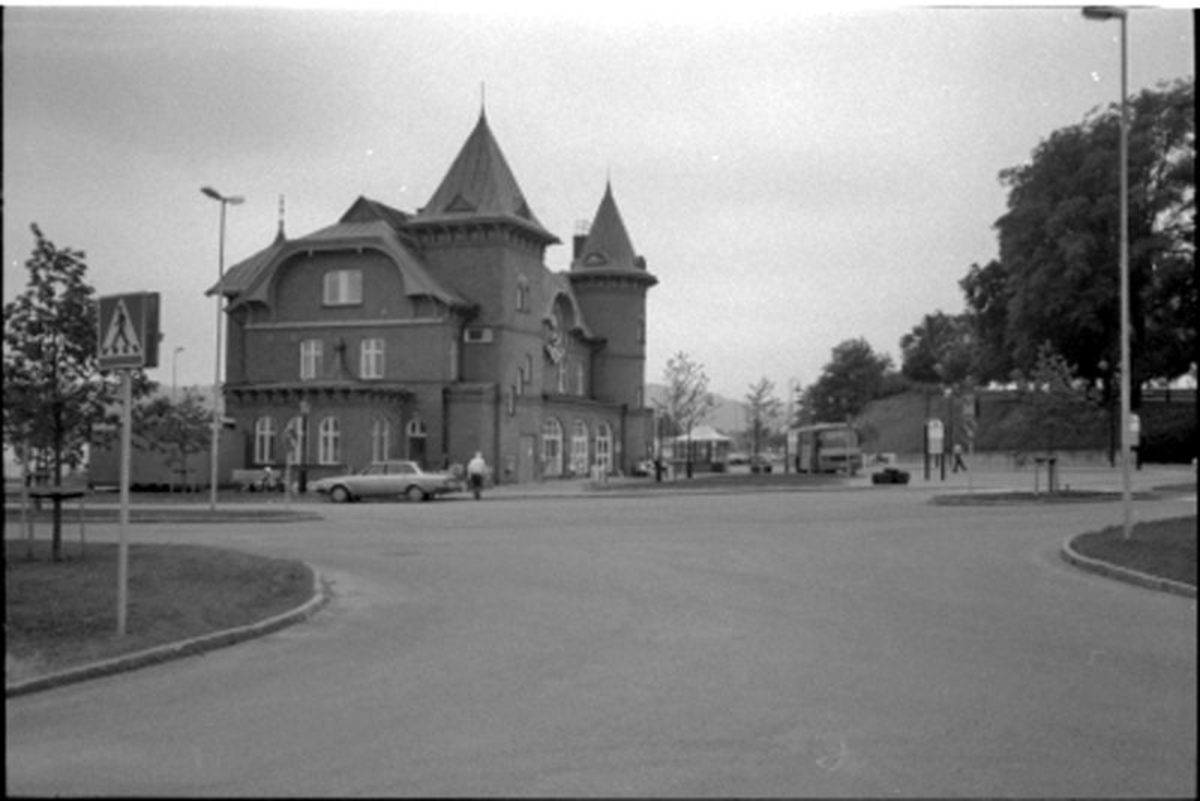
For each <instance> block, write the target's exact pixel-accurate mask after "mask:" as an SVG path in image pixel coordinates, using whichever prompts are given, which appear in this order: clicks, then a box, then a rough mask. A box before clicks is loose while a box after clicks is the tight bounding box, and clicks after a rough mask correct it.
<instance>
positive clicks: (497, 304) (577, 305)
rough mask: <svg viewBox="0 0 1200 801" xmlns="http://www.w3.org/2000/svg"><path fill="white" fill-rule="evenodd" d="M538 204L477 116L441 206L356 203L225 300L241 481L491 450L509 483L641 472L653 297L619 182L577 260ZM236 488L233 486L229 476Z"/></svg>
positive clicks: (276, 246) (243, 271)
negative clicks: (563, 253) (554, 265)
mask: <svg viewBox="0 0 1200 801" xmlns="http://www.w3.org/2000/svg"><path fill="white" fill-rule="evenodd" d="M559 243H560V240H559V239H558V238H557V237H556V236H554V235H553V234H552V233H550V232H549V231H547V230H546V229H545V228H544V227H543V226H542V224H541V222H539V220H538V218H537V216H536V215H535V214H534V213H533V211H532V209H530V207H529V205H528V203H527V202H526V200H525V197H524V195H523V194H522V192H521V189H520V187H519V186H518V184H517V181H516V179H515V178H514V176H513V174H512V172H511V171H510V169H509V167H508V164H507V162H506V160H505V158H504V155H503V153H502V152H501V150H500V147H499V145H498V144H497V142H496V140H495V137H494V136H493V134H492V131H491V129H490V127H489V126H488V122H487V118H486V116H485V115H484V114H481V115H480V117H479V120H478V123H477V124H476V126H475V128H474V130H473V131H472V132H471V134H470V136H469V137H468V138H467V140H466V142H465V144H464V145H463V146H462V149H461V150H460V152H459V154H458V156H457V158H456V159H455V160H454V162H453V164H452V165H451V166H450V169H449V171H448V172H447V173H446V175H445V177H444V178H443V180H442V182H441V184H440V185H439V186H438V187H437V189H436V191H435V192H434V193H433V195H432V197H431V198H430V200H429V202H428V203H427V204H426V205H425V206H424V207H423V208H420V209H417V210H416V211H415V212H406V211H401V210H399V209H395V208H392V207H390V206H387V205H385V204H383V203H381V202H379V201H376V200H370V199H368V198H364V197H360V198H359V199H358V200H356V201H355V202H354V203H352V204H351V205H350V207H349V208H348V209H347V210H346V212H345V213H344V214H343V215H342V217H341V218H340V219H339V220H337V221H336V222H334V223H333V224H331V225H329V226H328V227H325V228H322V229H320V230H317V231H315V232H313V233H310V234H307V235H305V236H301V237H298V238H287V237H286V236H284V234H283V230H282V223H281V226H280V232H279V235H278V236H277V237H276V239H275V241H274V242H272V243H271V244H270V245H269V246H268V247H266V248H265V249H263V250H262V251H260V252H258V253H255V254H254V255H252V256H250V257H249V258H247V259H245V260H243V261H241V262H240V263H238V264H236V265H234V266H233V267H232V268H231V269H230V270H229V271H228V272H227V273H226V274H225V276H224V278H223V280H222V281H221V282H220V283H219V284H217V285H216V286H214V287H212V288H211V289H210V290H209V294H210V295H211V294H216V293H220V294H221V295H222V296H224V297H225V298H226V299H227V301H228V303H227V306H226V324H227V329H228V337H227V338H226V342H227V346H226V359H225V365H226V367H225V370H226V372H225V382H224V395H225V409H226V414H227V416H228V417H229V418H230V419H231V420H232V421H233V428H234V430H235V432H236V433H237V434H238V435H239V437H240V446H235V447H236V448H237V450H236V452H237V462H238V464H237V465H236V466H239V467H258V466H263V465H274V466H277V467H278V466H282V465H283V464H284V463H285V461H287V460H288V458H289V457H290V458H291V460H292V461H293V463H294V464H296V465H300V466H302V467H303V468H304V469H305V470H306V471H307V474H308V476H309V477H310V478H311V477H314V476H318V475H328V474H332V473H335V472H340V471H343V470H347V469H356V468H359V467H362V466H363V465H365V464H366V463H368V462H370V461H373V460H381V459H389V458H406V459H414V460H416V461H418V462H421V463H422V464H424V465H426V466H429V467H434V468H441V467H444V466H446V465H448V464H451V463H465V462H466V461H467V460H468V459H469V458H470V457H471V455H472V454H474V452H475V451H477V450H479V451H482V452H483V454H484V456H485V458H486V459H487V461H488V462H489V464H490V465H491V466H492V469H493V471H494V475H495V477H496V479H497V480H498V481H501V482H526V481H534V480H539V479H543V478H552V477H557V476H568V475H586V474H589V473H590V472H591V471H592V469H593V468H594V467H595V466H597V465H599V466H601V467H602V468H603V469H604V470H605V471H606V472H617V471H628V470H629V468H630V467H631V466H632V465H633V464H634V463H636V462H637V461H639V460H640V459H642V458H644V457H645V456H646V455H647V454H648V453H650V450H651V443H652V435H653V431H652V419H653V416H652V413H651V411H650V410H649V409H648V408H646V399H645V397H644V382H645V377H644V373H645V350H646V294H647V291H648V290H649V289H650V287H652V286H654V285H655V284H656V283H657V279H656V278H655V277H654V276H653V275H651V274H650V273H649V272H647V269H646V263H645V260H644V259H643V258H642V257H640V256H638V255H636V254H635V252H634V249H633V246H632V243H631V241H630V238H629V235H628V233H627V231H626V228H625V224H624V222H623V221H622V219H621V215H620V212H619V211H618V209H617V204H616V201H615V199H614V197H613V192H612V187H611V185H609V186H607V187H606V188H605V191H604V194H603V197H602V199H601V201H600V204H599V208H598V210H597V211H596V214H595V217H594V218H593V220H592V223H591V226H590V229H589V231H588V233H586V234H580V235H577V236H576V237H575V238H574V241H573V243H572V244H573V261H572V263H571V267H570V269H569V270H568V271H565V272H559V273H555V272H551V271H550V270H549V269H548V268H547V267H546V266H545V263H544V254H545V251H546V248H548V247H550V246H552V245H556V244H559ZM223 480H228V476H223Z"/></svg>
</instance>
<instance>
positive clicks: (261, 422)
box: [254, 417, 275, 464]
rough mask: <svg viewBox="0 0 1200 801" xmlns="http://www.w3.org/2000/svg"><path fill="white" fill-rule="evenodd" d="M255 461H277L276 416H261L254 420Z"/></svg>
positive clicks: (267, 462)
mask: <svg viewBox="0 0 1200 801" xmlns="http://www.w3.org/2000/svg"><path fill="white" fill-rule="evenodd" d="M254 463H255V464H274V463H275V418H273V417H260V418H258V419H257V420H255V421H254Z"/></svg>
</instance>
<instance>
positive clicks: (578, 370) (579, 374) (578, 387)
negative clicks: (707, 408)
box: [575, 362, 587, 397]
mask: <svg viewBox="0 0 1200 801" xmlns="http://www.w3.org/2000/svg"><path fill="white" fill-rule="evenodd" d="M575 393H576V394H577V395H579V396H580V397H583V396H584V395H587V387H585V386H584V385H583V362H579V363H578V364H576V365H575Z"/></svg>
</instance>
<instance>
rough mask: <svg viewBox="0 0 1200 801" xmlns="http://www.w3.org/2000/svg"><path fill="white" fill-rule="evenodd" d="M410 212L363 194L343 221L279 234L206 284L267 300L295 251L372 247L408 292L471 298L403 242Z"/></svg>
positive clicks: (460, 303) (457, 302) (460, 302)
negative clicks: (275, 276)
mask: <svg viewBox="0 0 1200 801" xmlns="http://www.w3.org/2000/svg"><path fill="white" fill-rule="evenodd" d="M406 218H407V215H405V214H404V213H403V212H401V211H399V210H397V209H393V208H391V207H389V206H387V205H385V204H383V203H379V202H378V201H373V200H369V199H368V198H364V197H360V198H358V200H356V201H355V202H354V204H353V205H351V207H350V208H349V209H348V210H347V211H346V213H345V214H343V215H342V218H341V220H340V221H338V222H336V223H334V224H333V225H330V226H327V227H325V228H321V229H320V230H317V231H314V232H312V233H311V234H307V235H305V236H302V237H300V238H298V239H276V241H275V242H273V243H272V244H271V245H270V246H269V247H267V248H264V249H263V250H261V251H259V252H258V253H255V254H254V255H253V256H251V257H250V258H248V259H246V260H244V261H242V262H239V263H238V264H235V265H234V266H233V267H231V268H230V269H229V271H228V272H226V273H225V277H224V280H222V281H221V282H220V283H219V284H217V285H216V286H213V287H212V288H211V289H209V290H208V292H207V293H206V294H209V295H213V294H216V292H217V291H220V292H221V293H222V294H224V295H225V296H226V297H228V298H230V299H231V302H233V303H235V304H236V303H242V302H247V301H252V300H257V301H263V302H265V301H266V300H267V288H268V286H269V284H270V281H269V277H270V275H271V274H272V273H273V272H274V271H275V270H276V269H277V268H278V267H279V265H281V264H283V263H284V261H286V260H287V259H288V258H289V257H291V256H293V255H295V254H297V253H308V252H312V251H330V250H345V249H362V248H373V249H375V250H379V251H380V252H382V253H384V254H385V255H387V256H388V257H389V258H390V259H391V260H392V261H393V262H394V263H395V264H396V266H397V267H398V268H399V270H400V275H401V278H402V280H403V282H404V292H405V294H406V295H408V296H409V297H422V296H423V297H432V298H436V299H437V300H439V301H441V302H442V303H445V304H446V305H448V306H452V307H459V308H466V307H468V306H470V305H471V304H470V303H469V302H468V301H467V300H465V299H464V298H463V297H462V296H461V295H459V294H458V293H457V292H455V291H453V290H451V289H449V288H447V287H445V286H443V285H442V284H441V282H439V281H438V280H436V279H435V278H434V277H433V276H432V275H431V274H430V272H429V270H428V269H427V268H426V267H425V265H424V264H423V263H422V262H421V260H420V259H419V258H418V257H417V256H416V255H414V253H413V252H412V251H411V250H410V249H409V248H408V246H407V245H406V244H405V242H404V240H403V238H402V237H401V235H400V233H399V232H398V231H397V229H396V223H397V222H403V220H404V219H406Z"/></svg>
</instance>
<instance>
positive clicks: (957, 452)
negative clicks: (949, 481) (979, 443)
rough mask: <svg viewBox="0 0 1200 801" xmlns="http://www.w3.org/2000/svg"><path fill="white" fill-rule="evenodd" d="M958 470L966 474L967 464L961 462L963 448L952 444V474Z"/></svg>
mask: <svg viewBox="0 0 1200 801" xmlns="http://www.w3.org/2000/svg"><path fill="white" fill-rule="evenodd" d="M960 468H961V469H962V470H963V472H966V470H967V463H966V462H964V461H963V446H962V445H960V444H958V443H957V442H956V443H954V471H953V472H955V473H957V472H958V471H959V469H960Z"/></svg>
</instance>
